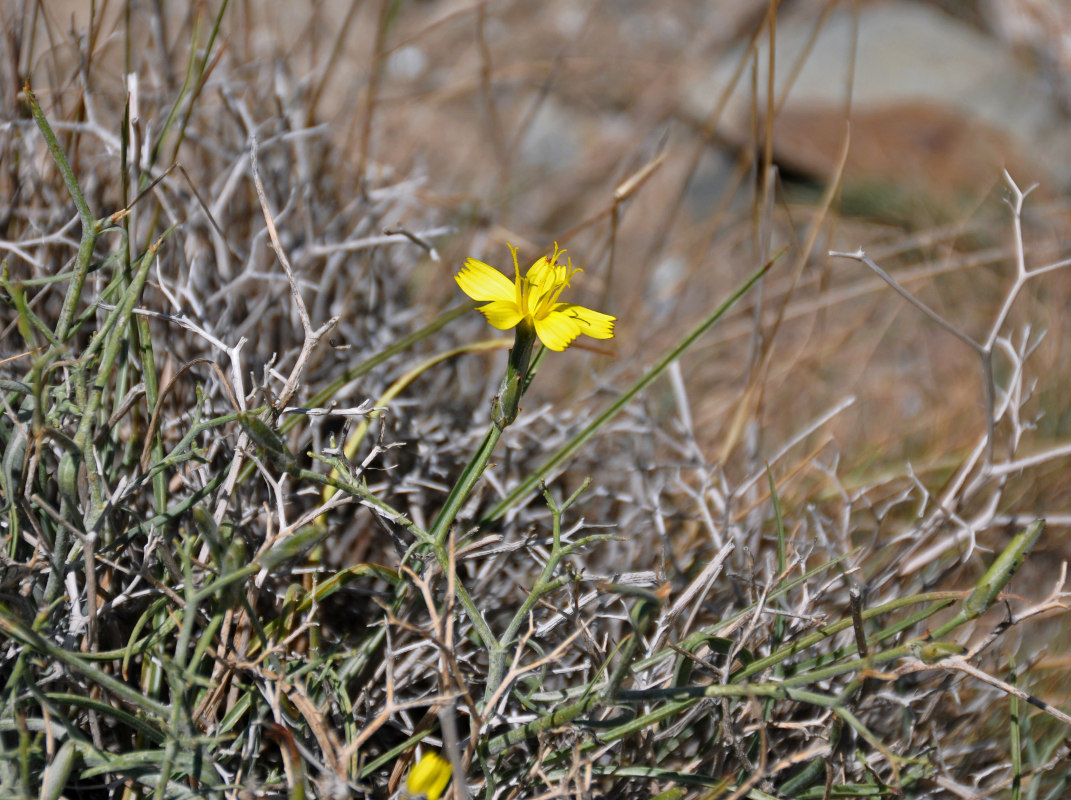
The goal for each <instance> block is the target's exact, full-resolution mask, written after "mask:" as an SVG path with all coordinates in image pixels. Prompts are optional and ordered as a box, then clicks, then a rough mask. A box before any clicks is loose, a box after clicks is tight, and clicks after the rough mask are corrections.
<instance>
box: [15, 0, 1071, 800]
mask: <svg viewBox="0 0 1071 800" xmlns="http://www.w3.org/2000/svg"><path fill="white" fill-rule="evenodd" d="M46 5H47V7H46ZM336 5H337V7H336ZM676 5H678V6H679V7H680V8H679V11H680V16H679V17H674V18H671V17H669V16H668V15H663V14H661V13H660V12H656V11H647V12H644V13H646V14H647V16H646V17H644V16H643V14H642V13H639V12H637V14H636V15H622V16H621V17H620V18H619V17H617V16H616V15H615V14H613V13H609V12H608V10H607V9H608V8H609V6H608V5H607V4H602V6H600V5H599V4H593V5H592V6H591V9H590V10H589V11H584V12H583V13H577V8H578V7H577V6H576V5H575V4H571V3H556V4H552V5H549V6H548V9H549V10H548V12H547V13H546V14H543V15H539V16H538V17H533V16H532V13H531V10H530V9H529V8H528V6H527V5H526V4H522V3H502V4H487V5H483V4H476V5H472V6H464V7H455V6H452V5H450V4H446V3H437V2H436V3H426V4H425V3H421V4H412V5H401V6H396V5H395V4H392V3H387V2H384V3H376V4H359V3H354V4H344V3H339V4H330V3H322V4H317V5H316V7H315V9H314V10H311V11H309V10H307V9H305V10H303V11H302V12H301V13H298V11H297V9H296V8H292V7H290V6H288V5H285V4H283V5H282V6H280V8H281V9H282V10H281V11H279V13H278V15H273V14H268V13H266V12H265V10H264V7H262V6H260V5H258V4H254V3H252V2H237V1H236V0H233V2H232V4H231V5H230V6H229V7H227V8H226V9H225V10H222V9H221V8H219V7H218V6H210V5H203V6H195V7H194V8H193V9H191V10H190V11H189V13H186V12H185V9H183V10H182V11H179V10H178V9H177V8H171V9H169V10H168V14H167V15H163V16H158V15H157V14H156V12H150V11H148V10H145V9H142V8H141V6H138V5H135V4H112V5H110V6H109V5H106V6H105V8H104V9H103V10H102V11H101V15H100V16H99V17H96V18H93V19H89V18H88V17H82V18H78V17H75V18H74V21H73V23H71V24H68V19H70V18H69V17H66V16H62V15H61V14H60V13H59V12H58V11H57V10H56V9H57V7H55V6H52V5H51V4H40V3H34V2H25V3H18V4H13V5H11V7H10V8H7V9H5V11H4V12H3V14H4V25H5V29H4V31H5V36H4V48H5V49H4V50H3V59H2V64H0V70H2V71H3V72H2V75H3V85H4V86H5V87H8V90H10V89H11V87H16V86H21V85H23V83H24V82H25V81H26V80H27V79H29V80H30V83H31V84H32V89H33V93H34V95H33V96H31V95H30V94H29V93H28V92H27V91H25V90H24V91H23V92H21V93H19V94H18V95H17V96H16V95H15V94H12V95H11V97H10V98H8V99H9V100H10V102H9V103H8V104H7V107H9V108H17V109H18V113H17V114H16V115H14V116H13V117H12V118H11V119H10V120H9V121H8V122H7V123H5V125H4V126H3V128H2V129H0V192H2V194H3V196H4V197H6V198H9V202H8V204H7V205H6V207H5V209H4V213H3V215H2V218H0V223H2V225H0V247H2V248H3V253H4V265H3V269H4V272H3V282H2V292H3V294H2V297H0V301H2V302H0V330H2V337H0V347H2V350H0V388H2V390H3V399H4V406H3V413H2V414H0V441H2V442H3V459H2V474H0V494H2V500H3V509H2V513H0V544H2V545H3V550H2V556H0V558H2V561H0V632H2V634H0V678H2V679H3V682H4V683H3V686H4V689H3V693H2V694H0V708H2V710H0V742H2V744H3V748H2V753H0V787H2V790H3V792H2V793H3V794H4V795H5V796H7V795H11V796H19V797H31V796H40V797H48V798H58V797H61V796H64V797H69V798H75V797H104V796H123V797H130V798H133V797H142V796H154V797H180V796H181V797H187V796H212V797H243V798H244V797H259V796H271V797H275V796H287V797H295V798H297V797H303V796H308V795H309V794H311V795H312V796H318V797H328V796H337V797H345V796H350V797H361V796H370V797H387V796H390V795H391V793H393V792H394V791H396V790H397V789H398V787H399V786H400V784H401V783H402V781H403V779H404V776H405V773H406V770H407V769H408V768H409V766H410V765H411V763H412V762H413V759H414V757H415V755H416V753H417V752H418V751H419V750H420V748H428V747H433V748H440V749H442V750H443V751H444V752H445V753H446V754H447V755H448V756H449V757H450V758H451V760H452V761H453V763H454V774H455V780H454V781H453V783H452V784H451V788H450V789H449V790H448V791H449V792H452V793H453V796H454V797H457V798H464V797H485V798H515V797H609V798H648V797H659V798H671V797H672V798H677V797H696V798H706V799H708V800H713V798H729V797H732V798H736V797H744V796H747V797H751V798H754V799H756V800H758V799H759V798H763V799H765V798H770V797H794V798H816V799H817V798H827V797H885V796H894V795H897V794H903V795H906V796H912V797H963V798H967V797H970V798H981V797H1015V798H1019V797H1031V798H1058V797H1062V796H1063V795H1064V794H1065V793H1066V791H1067V786H1068V783H1069V777H1071V773H1069V770H1068V751H1067V747H1066V744H1065V739H1066V736H1067V727H1066V725H1067V723H1068V722H1069V720H1068V717H1067V716H1066V712H1062V711H1061V710H1060V709H1065V710H1066V709H1068V708H1069V703H1071V699H1069V698H1068V697H1067V696H1066V692H1067V687H1066V685H1065V684H1066V681H1063V680H1062V676H1063V675H1064V674H1066V669H1067V658H1068V653H1069V651H1068V648H1067V646H1066V644H1065V643H1066V641H1068V624H1067V622H1068V616H1067V610H1066V607H1067V594H1066V592H1065V589H1064V585H1065V584H1064V578H1065V577H1066V576H1065V574H1064V571H1063V569H1062V563H1063V560H1064V559H1065V558H1066V557H1067V555H1068V552H1067V547H1066V544H1065V543H1064V542H1065V531H1066V530H1067V527H1068V525H1069V524H1071V513H1069V512H1068V510H1067V509H1068V496H1067V489H1066V486H1067V482H1066V479H1065V477H1064V473H1065V472H1066V468H1065V464H1066V461H1067V457H1068V455H1069V447H1068V445H1067V444H1066V443H1067V441H1068V427H1069V419H1071V418H1069V417H1068V413H1067V409H1066V402H1065V399H1064V398H1066V396H1067V390H1068V386H1069V385H1071V380H1069V378H1071V372H1069V370H1068V366H1067V365H1068V364H1071V359H1069V358H1068V354H1067V347H1068V343H1069V342H1071V336H1069V333H1071V332H1069V331H1068V330H1067V325H1068V322H1067V315H1066V314H1065V313H1064V311H1065V310H1066V308H1067V307H1068V305H1069V301H1071V297H1069V296H1068V294H1069V291H1071V279H1069V277H1068V271H1067V270H1066V269H1065V268H1064V265H1063V262H1062V261H1061V259H1063V258H1065V257H1066V238H1067V234H1066V232H1067V231H1068V230H1069V229H1071V228H1069V220H1068V211H1067V208H1066V207H1065V206H1064V205H1062V204H1060V203H1059V202H1057V201H1054V200H1052V199H1045V198H1039V199H1037V200H1035V199H1034V196H1033V195H1029V196H1024V195H1025V192H1024V191H1023V189H1025V187H1022V188H1020V187H1018V186H1016V184H1015V183H1014V176H1009V180H1008V181H1007V182H1004V183H1000V184H994V186H993V188H992V191H991V192H990V193H989V195H987V196H986V198H985V199H984V200H982V201H981V202H980V203H979V204H978V205H976V206H975V207H974V208H972V209H970V210H969V211H968V212H964V213H963V214H962V215H961V216H959V217H958V218H957V219H956V220H955V221H953V222H951V223H946V224H943V225H941V226H939V227H922V228H915V229H909V228H906V227H904V226H902V225H901V226H895V225H890V224H889V223H888V222H880V221H876V220H871V219H866V218H860V217H840V216H838V215H837V214H836V213H835V211H834V210H833V209H834V208H835V205H834V204H835V200H836V196H835V189H836V183H835V182H834V183H832V184H831V185H830V186H829V187H828V190H827V191H826V192H825V193H824V194H822V195H821V196H820V197H818V198H817V199H815V200H813V201H812V202H798V201H789V200H788V199H786V196H787V195H786V187H784V186H782V184H781V183H780V181H779V178H778V176H777V173H776V171H775V170H773V169H771V168H770V165H769V164H767V163H766V161H765V158H766V157H765V156H764V153H763V148H762V146H761V145H762V141H763V140H762V137H763V135H764V134H763V129H762V128H761V127H760V128H757V129H756V131H757V132H756V136H757V137H758V139H757V141H755V142H750V143H747V144H746V145H745V146H739V145H738V146H736V147H729V146H728V145H726V144H725V143H724V142H716V141H714V142H712V141H711V138H710V135H709V134H710V131H711V130H712V124H713V120H707V121H695V120H686V119H682V118H681V116H680V113H679V109H678V105H679V104H678V103H677V101H676V98H677V97H678V96H679V90H680V87H681V86H682V85H684V84H685V83H687V81H688V80H689V76H690V75H691V74H692V73H694V72H695V71H697V70H701V69H702V68H703V64H704V63H705V60H707V59H709V58H712V57H713V54H715V53H717V52H718V50H719V48H723V47H724V46H725V45H726V44H727V43H728V42H730V41H736V40H741V39H742V40H744V41H746V40H747V39H748V37H750V36H752V35H764V34H763V31H764V30H765V28H764V22H763V21H764V18H765V9H766V7H765V5H762V4H758V3H755V4H748V3H740V4H738V6H737V11H736V15H735V16H733V17H731V22H729V23H727V24H725V25H722V26H720V27H719V28H718V29H717V31H716V32H715V33H710V34H701V35H695V36H689V35H688V33H687V31H688V30H690V29H695V30H703V29H704V25H705V24H706V22H708V17H709V15H710V14H711V13H713V12H710V11H709V10H707V9H706V4H701V3H696V4H688V3H683V2H682V3H679V4H676ZM272 7H273V8H274V6H272ZM351 11H352V14H351V13H350V12H351ZM395 12H397V13H396V14H395ZM637 20H639V22H638V23H637ZM673 20H676V23H674V24H678V25H683V26H684V29H683V30H681V29H679V28H673V27H672V25H671V24H670V23H671V22H673ZM666 26H669V27H666ZM630 37H631V38H630ZM681 37H685V38H686V40H687V41H688V45H689V46H688V49H687V51H686V52H684V53H681V49H680V47H679V44H680V40H681ZM635 52H641V53H642V54H643V57H642V58H641V57H636V56H635V55H634V54H635ZM421 55H423V57H425V58H427V59H429V65H427V66H426V67H425V68H423V69H422V70H421V69H417V68H416V67H414V66H413V64H414V63H416V64H417V66H419V57H420V56H421ZM630 56H631V57H630ZM126 59H129V62H126ZM407 59H408V60H407ZM414 59H417V62H414V61H413V60H414ZM124 63H129V65H130V66H129V67H124ZM127 72H132V73H133V74H135V75H136V76H137V80H136V81H132V80H124V78H123V76H124V74H126V73H127ZM738 91H741V92H746V91H747V88H746V86H744V85H741V87H740V88H739V90H738ZM33 97H36V104H37V107H36V109H35V108H34V103H35V101H34V99H33ZM540 114H549V115H550V116H549V123H548V122H547V121H546V120H544V121H543V122H541V123H540V122H537V118H538V115H540ZM555 120H557V121H558V122H557V123H556V122H555ZM566 120H567V121H568V124H565V121H566ZM558 123H560V124H558ZM548 124H549V127H548ZM704 124H706V125H707V126H708V127H706V128H704V127H703V125H704ZM548 131H549V132H548ZM533 132H534V133H533ZM555 136H558V137H560V139H561V141H558V140H556V138H555ZM756 176H767V179H765V180H760V179H759V178H757V177H756ZM555 240H558V241H561V242H562V244H564V245H567V246H568V247H569V249H570V253H571V254H572V255H573V257H574V260H575V261H576V262H577V263H579V264H581V265H583V266H585V270H586V271H585V273H584V275H583V276H582V280H580V281H578V286H577V287H574V288H578V289H582V291H583V292H586V296H585V295H584V294H583V293H582V294H581V299H582V301H583V302H586V303H588V304H590V305H593V306H595V307H597V308H602V309H606V310H609V311H611V312H612V313H615V314H616V315H617V316H618V317H619V318H620V319H619V327H618V335H617V337H616V338H615V339H614V340H613V342H612V343H611V344H612V352H610V353H607V352H601V351H587V352H585V351H584V350H582V349H578V348H571V349H570V350H569V351H568V352H567V353H566V354H564V355H559V354H556V353H551V354H549V356H548V357H547V358H545V359H543V360H541V361H539V362H538V374H537V375H536V376H535V378H534V380H533V382H532V387H531V390H530V391H529V392H528V394H527V395H526V397H525V401H524V403H523V405H522V408H521V413H520V415H519V416H518V418H517V420H516V421H515V422H514V423H513V424H512V425H509V426H508V427H506V428H505V430H504V431H502V435H501V440H500V441H498V442H497V447H496V449H494V451H493V454H491V451H490V450H488V451H487V452H486V453H484V455H485V456H487V455H490V458H489V460H487V459H485V460H484V461H481V460H480V456H479V453H480V447H481V442H486V441H487V438H486V437H487V436H489V435H490V434H488V425H489V423H490V416H489V413H488V409H489V402H490V399H491V397H492V396H493V395H494V394H495V392H496V391H497V390H498V385H499V380H500V373H501V370H502V364H503V361H504V356H503V354H502V353H501V352H499V351H500V350H504V349H505V348H507V347H509V345H510V344H512V339H511V338H506V339H502V338H501V337H500V336H498V335H497V334H496V335H495V336H489V334H490V333H491V329H489V328H487V327H486V325H484V323H483V321H482V319H481V318H480V317H479V315H477V314H472V313H468V312H469V308H470V306H469V305H467V304H459V303H457V300H458V297H459V296H458V294H457V293H456V291H455V288H454V283H453V281H452V280H451V279H450V275H451V274H452V273H453V272H454V271H456V269H457V267H458V266H459V265H460V263H461V260H462V259H463V258H464V257H465V256H468V255H476V256H478V257H481V258H485V259H487V260H488V261H491V262H492V263H497V264H501V265H504V264H505V263H506V262H505V258H506V256H507V251H506V249H505V242H506V241H512V242H514V243H516V244H518V245H519V246H520V247H521V250H522V254H523V257H524V258H534V257H535V256H537V255H538V254H539V253H540V252H542V250H543V248H544V247H546V246H547V245H549V244H550V243H551V242H553V241H555ZM861 244H862V245H863V247H864V250H865V258H864V257H863V256H862V255H856V256H855V257H854V258H852V257H831V256H830V255H829V252H830V251H831V250H833V251H835V250H843V251H849V252H853V253H854V252H855V251H856V248H858V247H859V246H860V245H861ZM763 266H768V267H769V269H768V271H767V272H766V273H765V274H764V276H763V277H762V279H761V281H759V282H757V283H756V282H755V280H756V278H757V277H758V275H759V272H757V270H760V268H762V267H763ZM882 270H884V271H885V273H886V274H887V276H888V280H889V281H892V282H893V283H895V284H896V286H898V287H902V288H903V289H904V290H906V291H907V292H908V293H910V295H911V296H912V297H913V298H916V299H917V300H916V301H915V302H921V303H924V304H925V305H926V306H927V307H928V308H930V309H932V311H933V313H932V315H931V316H930V317H928V316H927V314H926V312H924V311H922V310H920V309H919V308H918V307H917V306H913V305H912V303H911V302H909V301H905V300H904V299H902V298H901V297H898V296H897V295H896V293H895V292H894V290H893V289H892V288H890V286H889V285H888V282H887V281H886V280H883V279H882V277H881V276H880V275H879V274H878V273H879V272H881V271H882ZM749 276H750V277H749ZM1016 276H1018V279H1017V277H1016ZM734 297H735V298H738V301H737V302H736V303H735V304H733V303H730V302H727V300H728V299H730V298H734ZM1012 301H1014V302H1012ZM723 303H725V304H724V306H723V305H722V304H723ZM473 343H478V344H473ZM599 344H600V345H601V344H602V343H599ZM987 386H988V387H989V390H990V391H989V392H988V393H987V391H986V389H987ZM987 416H988V418H989V420H990V422H989V424H987V421H986V420H987ZM491 430H492V431H494V428H493V427H492V429H491ZM495 435H496V436H497V434H495ZM474 454H477V455H476V456H474ZM470 484H471V485H470ZM451 487H455V489H454V491H453V492H451ZM457 487H461V488H457ZM453 500H456V501H457V503H456V504H453V502H452V501H453ZM455 505H456V507H455ZM1043 517H1044V518H1047V520H1048V525H1047V527H1046V528H1045V530H1044V531H1043V532H1042V531H1041V526H1040V525H1038V524H1035V520H1037V519H1039V518H1043ZM1031 550H1033V554H1032V555H1030V557H1029V558H1026V555H1027V554H1028V553H1029V552H1030V551H1031ZM1024 558H1025V559H1026V560H1025V565H1024V564H1023V563H1022V562H1023V559H1024ZM1020 567H1022V569H1020ZM1017 687H1018V688H1017ZM1017 692H1018V694H1017ZM1024 692H1025V694H1024ZM1039 704H1040V707H1039ZM461 775H464V780H459V779H458V778H459V776H461Z"/></svg>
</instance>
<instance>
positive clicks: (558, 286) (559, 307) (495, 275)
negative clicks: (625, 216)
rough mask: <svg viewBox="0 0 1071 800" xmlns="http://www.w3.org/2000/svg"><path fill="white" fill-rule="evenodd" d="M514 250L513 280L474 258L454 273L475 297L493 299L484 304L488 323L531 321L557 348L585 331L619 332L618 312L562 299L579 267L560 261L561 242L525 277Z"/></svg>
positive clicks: (598, 335)
mask: <svg viewBox="0 0 1071 800" xmlns="http://www.w3.org/2000/svg"><path fill="white" fill-rule="evenodd" d="M509 249H510V252H512V253H513V274H514V278H513V282H512V283H511V282H510V280H509V278H507V277H506V276H505V275H503V274H502V273H501V272H499V271H498V270H497V269H495V268H494V267H492V266H490V265H488V264H485V263H483V262H482V261H477V260H476V259H475V258H469V259H466V260H465V266H463V267H462V268H461V271H460V272H459V273H457V275H455V276H454V280H456V281H457V285H458V286H460V287H461V291H463V292H464V293H465V294H467V295H468V296H469V297H471V298H472V299H473V300H481V301H483V300H488V301H490V302H489V303H487V305H485V306H480V308H479V310H480V311H481V312H482V313H483V315H484V316H485V317H487V321H488V322H490V323H491V324H492V325H494V326H495V327H496V328H498V329H499V330H503V331H504V330H508V329H509V328H513V327H515V326H517V325H519V324H520V323H521V322H524V321H527V322H528V324H529V325H531V326H533V327H534V328H535V332H536V335H537V336H538V337H539V340H540V341H541V342H543V344H545V345H546V346H547V347H549V348H550V349H551V350H558V351H561V350H564V349H565V348H566V347H568V346H569V344H570V343H571V342H572V341H573V340H574V339H575V338H576V337H577V336H579V335H580V334H582V333H583V334H585V335H586V336H591V337H592V338H594V339H609V338H611V337H612V336H613V335H614V319H615V317H611V316H610V315H609V314H603V313H601V312H599V311H592V310H591V309H590V308H584V307H583V306H578V305H574V304H573V303H559V302H558V295H560V294H561V293H562V289H564V288H565V287H566V286H568V285H569V279H570V278H571V277H572V276H573V275H574V274H575V273H577V272H580V270H579V269H573V265H572V262H571V261H566V263H564V264H559V263H558V259H559V258H561V257H562V256H563V255H564V254H565V251H564V250H559V249H558V245H557V244H555V245H554V252H553V253H552V254H551V255H550V256H543V257H542V258H540V259H539V260H538V261H536V262H535V263H534V264H533V265H532V266H531V268H530V269H529V270H528V274H527V275H525V276H524V277H523V278H522V277H521V268H520V266H519V265H518V264H517V248H516V247H514V246H513V245H510V246H509Z"/></svg>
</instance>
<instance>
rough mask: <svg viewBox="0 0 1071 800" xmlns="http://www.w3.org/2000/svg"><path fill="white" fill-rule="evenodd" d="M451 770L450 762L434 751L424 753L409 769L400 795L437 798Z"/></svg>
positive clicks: (448, 778) (428, 798) (429, 798)
mask: <svg viewBox="0 0 1071 800" xmlns="http://www.w3.org/2000/svg"><path fill="white" fill-rule="evenodd" d="M451 771H452V770H451V768H450V762H449V761H447V760H446V759H445V758H443V757H442V756H441V755H439V754H438V753H436V752H434V751H431V752H428V753H425V754H424V756H423V757H421V759H420V761H418V762H417V763H416V766H415V767H413V768H412V769H411V770H409V777H408V778H406V779H405V791H403V792H402V793H401V794H402V797H406V798H418V797H419V798H427V800H439V797H440V795H442V793H443V790H444V789H445V788H446V784H448V783H449V782H450V773H451Z"/></svg>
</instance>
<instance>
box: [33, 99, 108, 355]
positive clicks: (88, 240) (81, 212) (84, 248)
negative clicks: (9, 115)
mask: <svg viewBox="0 0 1071 800" xmlns="http://www.w3.org/2000/svg"><path fill="white" fill-rule="evenodd" d="M23 92H24V93H25V94H26V101H27V102H28V103H29V104H30V113H31V114H32V115H33V119H34V122H36V123H37V127H38V129H39V130H40V131H41V135H42V136H43V137H45V144H46V145H48V151H49V153H51V154H52V160H53V161H55V162H56V167H57V168H58V169H59V171H60V175H61V176H63V182H64V183H65V184H67V191H68V192H70V193H71V198H72V199H73V200H74V205H75V208H77V209H78V218H79V219H80V220H81V221H82V239H81V241H80V242H79V243H78V257H77V258H76V259H75V269H74V275H73V277H72V278H71V283H70V285H69V286H68V287H67V295H66V296H65V297H64V298H63V307H62V309H61V310H60V316H59V320H58V322H57V324H56V338H57V339H58V340H59V341H61V342H62V341H64V340H65V339H66V338H67V335H68V333H69V332H70V330H71V323H72V321H73V320H74V309H75V306H77V305H78V298H79V297H81V296H82V286H83V285H84V284H85V280H86V275H87V274H88V273H89V262H90V259H91V258H92V257H93V248H94V247H95V246H96V243H97V236H98V234H99V233H100V224H99V223H98V222H97V220H96V219H95V218H94V216H93V214H92V212H90V210H89V203H87V202H86V198H85V195H83V194H82V189H81V187H80V186H79V185H78V179H77V178H75V176H74V170H72V169H71V165H70V162H68V161H67V156H66V155H64V153H63V149H62V148H61V147H60V145H59V141H58V140H57V139H56V134H54V133H53V132H52V126H50V125H49V124H48V120H47V119H45V114H44V112H43V111H41V106H40V104H39V103H38V102H37V96H36V95H35V94H34V93H33V90H32V89H31V88H30V82H29V81H27V82H26V85H25V86H24V87H23Z"/></svg>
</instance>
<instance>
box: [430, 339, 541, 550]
mask: <svg viewBox="0 0 1071 800" xmlns="http://www.w3.org/2000/svg"><path fill="white" fill-rule="evenodd" d="M534 342H535V330H534V329H533V328H532V326H531V324H530V323H527V322H525V321H522V322H521V323H520V324H519V325H518V326H517V333H516V338H515V339H514V343H513V347H512V348H511V349H510V351H509V361H508V362H507V363H506V374H505V375H503V376H502V384H501V386H500V387H499V390H498V396H497V397H496V398H495V399H494V401H493V402H492V404H491V427H490V428H488V429H487V433H486V434H485V435H484V437H483V441H482V442H481V443H480V447H479V449H477V450H476V453H475V454H474V455H473V456H472V458H471V459H470V460H469V463H468V464H467V465H466V466H465V470H464V471H463V472H462V473H461V476H460V477H459V478H458V479H457V482H456V483H455V484H454V487H453V488H452V489H451V490H450V494H448V495H447V496H446V502H445V503H444V504H443V507H442V510H441V511H440V512H439V515H438V516H437V517H436V518H435V522H433V523H432V526H431V528H430V529H429V530H428V534H429V535H430V536H431V538H432V539H433V540H434V541H435V542H436V544H440V545H441V544H443V543H445V542H446V537H447V534H448V533H449V531H450V526H451V525H453V524H454V520H455V519H456V518H457V513H458V511H460V510H461V505H462V504H463V503H464V502H465V500H466V498H468V496H469V494H471V493H472V490H473V488H474V487H475V486H476V483H477V481H479V480H480V478H481V477H482V476H483V473H484V470H486V469H487V462H488V460H489V459H490V458H491V453H492V452H493V451H494V449H495V445H496V444H498V440H499V437H501V436H502V431H503V430H505V429H506V427H507V426H508V425H509V424H510V423H511V422H513V420H515V419H516V418H517V411H518V409H519V408H520V402H521V396H522V395H523V394H524V389H525V388H526V387H525V378H526V377H527V375H528V363H529V361H530V360H531V357H532V345H533V343H534ZM443 567H444V568H445V567H446V565H445V564H444V565H443Z"/></svg>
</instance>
